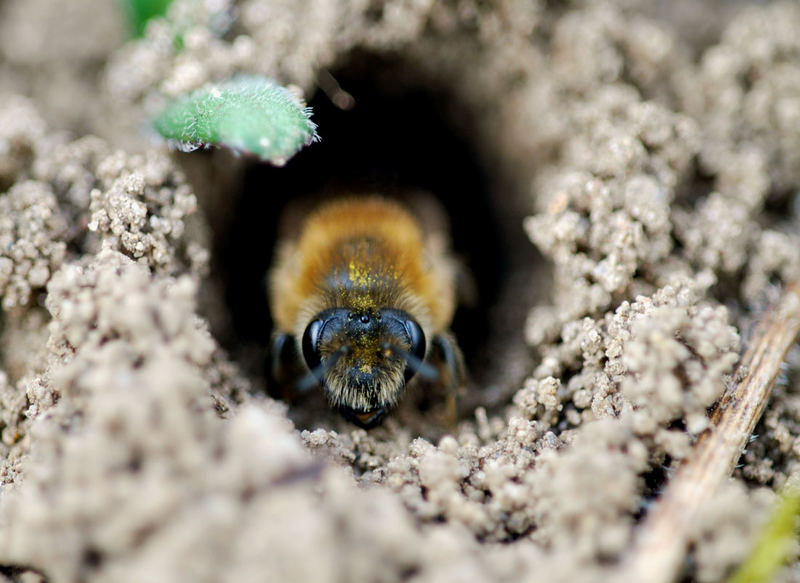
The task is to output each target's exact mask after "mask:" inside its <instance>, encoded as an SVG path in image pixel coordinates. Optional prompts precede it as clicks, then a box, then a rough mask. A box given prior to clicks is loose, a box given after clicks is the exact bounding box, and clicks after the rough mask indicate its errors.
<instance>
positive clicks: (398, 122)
mask: <svg viewBox="0 0 800 583" xmlns="http://www.w3.org/2000/svg"><path fill="white" fill-rule="evenodd" d="M383 65H385V63H384V64H383ZM369 70H370V68H369V67H366V68H365V67H364V66H363V63H362V66H359V67H353V68H351V69H343V70H340V71H338V72H336V73H335V78H336V80H337V81H338V82H339V83H340V85H341V86H342V87H343V88H344V89H346V90H347V91H348V92H349V93H350V94H351V95H352V96H353V98H354V99H355V104H354V106H353V107H352V108H351V109H349V110H347V111H345V110H342V109H340V108H338V107H336V106H335V105H334V104H333V103H332V102H331V100H330V99H329V98H328V97H327V96H326V95H325V94H324V93H322V92H321V91H320V92H318V93H317V95H316V96H315V97H314V99H313V100H312V101H311V102H310V103H309V105H310V106H311V108H312V109H313V119H314V121H315V122H316V123H317V124H318V126H319V134H320V137H321V142H319V143H316V144H313V145H311V146H310V147H308V148H306V149H305V150H303V151H301V152H300V153H299V154H298V155H297V156H295V157H294V158H293V159H292V160H290V161H289V163H288V164H286V166H284V167H282V168H274V167H271V166H268V165H265V164H258V165H253V166H251V167H250V168H249V169H248V170H247V172H246V175H245V179H244V182H243V187H242V191H241V193H240V195H239V196H238V198H237V201H238V202H237V207H236V209H235V213H234V219H233V221H232V223H231V226H230V230H229V232H227V233H226V234H224V235H223V236H220V237H219V238H218V239H217V241H216V259H217V260H216V265H215V268H216V269H217V270H218V273H219V277H220V279H221V280H222V281H223V282H224V286H225V290H224V293H225V300H226V303H227V305H228V306H229V308H230V311H231V320H232V337H231V338H228V339H222V341H223V344H225V345H226V346H227V348H228V349H229V350H231V352H232V353H233V354H234V355H236V354H237V353H238V352H239V351H240V350H242V349H243V348H247V347H249V349H250V351H251V353H258V354H261V355H262V358H261V360H260V362H257V363H256V362H253V363H251V364H252V365H253V366H256V367H261V370H260V371H258V370H252V371H251V372H252V373H255V374H259V375H266V372H267V370H268V366H269V363H268V360H267V349H268V346H269V341H270V335H271V330H272V322H271V319H270V316H269V306H268V303H267V289H266V273H267V271H268V269H269V266H270V264H271V262H272V258H273V251H274V246H275V243H276V237H277V229H278V222H279V220H280V217H281V214H282V211H283V210H284V209H285V207H286V205H287V203H289V202H290V201H292V200H296V199H300V198H303V197H308V196H315V197H320V198H332V197H335V196H337V195H343V194H347V193H351V192H357V193H363V192H377V193H385V194H390V195H399V196H401V197H402V193H403V192H404V191H408V190H422V191H426V192H428V193H430V194H432V195H433V196H434V197H435V198H436V199H438V201H439V202H440V203H441V205H442V206H443V207H444V209H445V210H446V212H447V215H448V218H449V221H450V230H451V235H452V244H453V249H454V251H455V253H456V255H457V256H458V257H459V259H460V260H462V261H463V263H464V264H466V266H467V268H468V270H469V272H470V273H471V274H472V276H473V278H474V282H475V285H476V288H477V300H478V301H477V303H476V304H475V305H474V306H470V307H463V306H462V307H459V309H458V311H457V313H456V316H455V320H454V322H453V326H452V329H453V332H454V333H455V335H456V337H457V339H458V342H459V345H460V346H461V348H462V350H463V352H464V355H465V360H466V363H467V367H468V369H469V371H470V375H471V377H472V378H473V379H474V380H478V381H479V380H480V372H481V369H482V368H484V366H485V363H484V362H483V361H484V360H485V358H482V356H485V354H488V352H487V351H486V350H484V349H485V344H486V342H487V339H488V338H490V337H491V334H490V333H491V332H492V322H491V318H490V315H489V314H490V310H489V307H490V306H491V305H492V304H493V303H494V302H495V301H496V300H497V298H498V294H499V293H500V289H501V282H502V281H503V278H504V276H505V273H506V271H507V270H508V267H509V266H508V262H507V260H506V259H507V257H509V256H510V251H511V250H510V249H509V245H510V243H509V236H508V235H509V233H508V232H504V229H505V227H506V226H507V225H504V224H503V221H502V220H501V218H500V216H501V215H502V214H503V212H502V211H498V208H497V207H496V204H493V200H492V196H491V193H490V184H491V182H490V180H489V179H488V177H487V176H486V175H485V173H484V171H483V169H482V168H481V165H480V163H479V161H478V159H477V156H476V154H475V151H474V149H473V148H472V147H471V145H470V143H469V141H468V140H466V139H464V137H462V135H459V134H458V132H457V131H454V129H453V127H451V126H450V125H448V123H446V120H448V119H451V118H452V111H449V110H448V108H449V107H451V106H452V98H451V97H450V96H448V95H447V94H445V93H444V92H441V91H437V90H435V89H431V88H430V87H428V86H426V87H424V88H422V87H416V86H413V85H409V84H404V85H403V86H402V89H398V87H397V85H398V84H395V85H393V86H391V87H390V88H389V89H387V85H386V84H384V83H381V82H376V80H375V79H374V78H370V76H369V74H364V72H365V71H367V72H368V71H369ZM381 70H382V72H383V73H384V74H385V73H386V71H387V68H386V66H382V69H381ZM390 85H391V84H390ZM460 129H461V130H462V131H463V130H465V129H466V128H463V127H462V128H460ZM498 199H499V197H495V200H498ZM506 214H507V213H506ZM506 223H507V221H506ZM516 225H517V226H516V228H517V229H518V230H519V233H518V234H517V235H514V236H521V233H522V231H521V227H520V226H519V223H516ZM505 231H508V229H505ZM512 238H513V237H512ZM528 247H530V246H528ZM530 249H531V250H532V247H531V248H530ZM520 328H521V326H520ZM520 334H521V331H520ZM253 347H256V350H252V349H253Z"/></svg>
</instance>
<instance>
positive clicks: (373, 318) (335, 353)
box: [302, 308, 426, 426]
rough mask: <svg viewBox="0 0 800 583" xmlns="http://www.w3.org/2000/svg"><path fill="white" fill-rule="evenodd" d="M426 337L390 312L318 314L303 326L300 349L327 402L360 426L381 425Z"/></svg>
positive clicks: (409, 319) (416, 364) (411, 373)
mask: <svg viewBox="0 0 800 583" xmlns="http://www.w3.org/2000/svg"><path fill="white" fill-rule="evenodd" d="M425 348H426V343H425V334H424V333H423V331H422V328H420V326H419V324H417V322H416V321H414V319H413V318H412V317H411V316H410V315H409V314H407V313H406V312H404V311H402V310H396V309H391V308H384V309H377V310H375V309H367V310H362V311H354V310H350V309H347V308H330V309H327V310H323V311H322V312H320V313H319V314H317V316H316V317H315V318H314V319H313V320H312V321H311V322H310V323H309V324H308V326H307V327H306V330H305V332H304V334H303V340H302V350H303V357H304V358H305V361H306V364H307V365H308V367H309V369H310V370H311V372H312V374H313V375H314V376H315V377H317V380H318V381H319V382H320V384H322V385H323V387H324V388H325V391H326V393H327V395H328V399H329V400H330V401H331V403H332V404H333V405H334V406H336V407H337V408H339V409H340V410H341V411H342V413H343V414H344V415H345V416H346V417H348V418H351V420H354V421H355V422H357V423H359V424H366V425H369V426H371V425H373V424H377V423H378V422H380V420H381V419H382V417H383V414H384V412H385V410H386V409H387V408H389V407H392V406H393V405H394V404H395V403H396V402H397V400H398V398H399V397H400V395H401V393H402V390H403V388H404V386H405V384H406V383H407V382H408V381H409V380H411V378H413V377H414V375H415V374H416V373H417V371H418V370H419V369H420V366H421V365H422V359H423V358H424V357H425Z"/></svg>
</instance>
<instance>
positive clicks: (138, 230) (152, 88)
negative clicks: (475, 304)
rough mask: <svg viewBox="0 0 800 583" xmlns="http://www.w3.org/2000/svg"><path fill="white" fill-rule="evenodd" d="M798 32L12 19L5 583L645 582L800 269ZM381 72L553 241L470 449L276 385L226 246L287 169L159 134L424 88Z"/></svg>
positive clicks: (782, 440)
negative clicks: (726, 398) (769, 316)
mask: <svg viewBox="0 0 800 583" xmlns="http://www.w3.org/2000/svg"><path fill="white" fill-rule="evenodd" d="M799 30H800V5H798V4H796V3H791V2H789V3H774V4H773V3H764V4H759V5H749V4H748V5H745V4H744V3H741V4H740V3H735V2H733V3H727V2H706V3H702V4H700V3H693V2H686V1H681V2H676V3H665V2H638V1H635V0H629V1H623V0H620V1H618V2H564V3H553V2H544V1H536V0H529V1H522V0H520V1H515V0H502V1H500V2H496V3H485V2H479V1H477V0H461V1H456V0H452V1H451V0H448V1H445V2H433V1H432V0H386V1H377V2H368V1H366V0H364V1H357V2H351V1H348V0H304V1H302V2H298V1H296V0H285V1H275V0H241V1H240V2H237V3H235V4H230V3H229V2H227V1H226V0H201V1H193V0H176V2H175V5H174V6H173V8H172V12H171V14H170V19H169V20H168V21H162V22H158V23H153V24H152V25H151V26H150V28H149V29H148V32H147V35H146V37H145V38H144V39H141V40H138V41H126V39H125V33H124V23H123V22H122V20H121V17H120V15H119V14H118V13H117V11H116V7H115V5H114V3H111V2H105V1H102V0H80V1H76V0H3V1H2V2H0V190H1V191H2V192H3V194H2V195H0V294H2V313H1V315H0V365H1V366H2V372H0V437H1V440H0V457H2V461H0V483H2V490H1V491H0V579H2V578H5V579H7V580H9V581H25V582H32V581H42V580H44V581H51V582H78V581H81V582H84V581H152V582H158V581H164V582H173V581H177V580H186V581H220V580H226V581H263V580H275V581H278V580H280V581H287V582H288V581H298V582H300V581H385V582H389V581H409V582H426V581H430V582H433V581H450V582H459V581H464V582H471V581H514V582H519V581H530V582H549V583H552V582H559V581H564V582H567V581H569V582H581V581H587V582H588V581H608V580H616V573H617V571H616V569H617V567H618V565H619V562H620V561H621V559H622V558H623V557H624V556H625V553H626V551H627V550H628V549H629V548H630V545H631V542H632V540H633V539H634V537H635V536H636V533H637V527H638V526H639V525H640V524H641V520H642V517H643V516H644V515H646V512H647V509H648V507H649V506H650V504H651V503H652V502H653V500H654V498H655V497H656V496H657V495H658V493H659V492H660V491H661V490H662V488H663V487H664V484H665V482H666V481H667V480H668V478H669V476H670V472H671V468H672V467H673V466H674V464H675V463H677V462H678V461H680V460H681V459H683V458H685V457H686V455H687V453H688V452H689V451H690V448H691V446H692V444H693V443H694V441H695V440H696V438H697V436H698V434H699V433H701V432H702V431H703V430H704V429H705V428H706V427H707V423H708V418H707V410H708V408H709V407H710V406H711V405H712V404H713V403H714V402H715V401H716V400H717V398H718V397H719V395H720V394H721V392H722V390H723V388H724V387H725V384H726V382H728V381H729V375H730V374H731V372H732V370H733V367H734V365H735V363H736V362H737V360H738V358H739V355H740V354H741V352H742V350H743V348H744V347H745V346H746V344H747V341H748V338H749V333H750V331H751V328H752V324H753V322H754V320H755V319H757V318H758V316H759V315H760V314H761V313H763V311H764V309H765V307H766V306H767V305H768V304H769V302H770V301H771V300H772V299H774V297H775V295H776V293H777V290H778V289H779V288H780V285H781V284H782V283H785V282H787V281H788V280H790V279H792V278H796V277H797V276H798V275H799V272H800V261H798V249H800V228H799V227H798V219H800V216H799V215H800V195H798V192H800V189H799V188H798V187H799V186H800V34H798V33H797V31H799ZM176 31H177V32H176ZM176 34H180V35H181V37H182V39H183V46H182V48H180V49H179V48H178V46H177V45H176V43H175V42H174V39H175V35H176ZM365 55H366V56H365ZM375 59H378V61H377V62H391V63H393V66H392V67H393V68H392V69H391V75H389V76H390V77H391V79H390V81H391V83H389V85H391V91H395V92H397V91H399V92H401V93H402V92H403V91H404V90H406V89H410V88H413V89H414V90H415V91H419V90H420V88H421V90H423V91H425V90H426V88H430V94H431V95H432V96H433V97H431V99H432V101H433V102H435V103H436V104H437V105H438V106H439V107H440V108H441V109H442V110H443V111H445V112H446V113H445V114H443V115H442V119H443V120H444V121H443V123H446V124H447V126H448V127H449V128H451V129H452V132H453V133H454V134H458V135H459V136H462V137H463V136H466V137H465V138H463V139H465V140H467V141H468V142H469V144H470V145H471V148H472V149H473V150H474V152H475V156H476V159H477V164H478V165H480V167H481V168H482V169H483V171H484V172H485V174H486V175H487V177H488V179H487V185H488V186H487V197H488V198H487V201H488V204H489V205H490V206H491V207H492V208H494V209H495V210H496V211H497V214H498V216H500V217H501V218H502V219H501V220H503V221H506V222H505V223H503V225H506V226H507V225H511V227H509V229H508V230H510V231H513V232H514V233H518V234H519V238H518V239H519V240H520V241H521V243H519V242H518V243H514V239H513V237H511V243H509V246H507V247H505V248H504V249H505V252H506V253H508V254H510V255H512V257H511V259H510V261H509V263H510V264H511V265H512V266H514V268H513V270H512V271H513V273H512V274H511V275H507V276H506V277H505V279H504V281H503V283H502V284H501V285H499V287H498V290H499V291H498V292H497V296H496V300H495V301H494V305H493V306H483V307H484V308H486V309H491V310H492V312H491V314H492V317H491V321H492V322H493V323H494V324H493V326H492V327H491V329H490V330H489V334H488V338H489V341H488V343H487V344H484V345H482V347H481V348H480V350H479V353H480V354H478V355H474V361H475V362H477V361H478V360H481V364H474V363H468V364H470V366H471V367H472V368H473V369H480V370H475V372H476V374H475V377H476V379H480V380H479V381H476V383H475V386H473V387H472V388H471V389H470V392H469V394H468V395H466V396H465V398H464V402H463V403H462V413H463V415H462V418H461V420H460V422H459V425H458V427H457V428H443V427H441V426H438V425H437V424H436V421H435V419H434V416H433V415H430V414H426V413H425V412H422V411H419V410H416V409H415V408H414V406H413V402H410V404H409V406H407V407H405V408H404V409H403V410H402V411H399V412H397V414H396V415H393V416H392V417H391V418H390V419H389V420H388V421H387V423H386V424H385V425H384V426H382V427H380V428H378V429H376V430H373V431H370V432H365V431H363V430H358V429H355V428H354V427H352V426H349V425H347V424H346V423H345V422H344V421H342V420H340V419H338V418H336V416H335V415H333V414H332V413H330V412H329V411H328V410H327V409H326V408H325V407H324V406H323V407H319V406H315V405H314V404H313V403H310V404H308V405H307V408H304V407H306V404H304V403H302V402H301V403H292V404H291V405H287V404H285V403H281V402H279V401H275V400H273V399H271V398H269V397H267V396H266V393H265V389H269V388H270V387H268V386H267V383H266V381H265V379H264V375H263V367H260V365H259V363H262V364H263V359H264V354H263V350H262V349H263V343H262V344H259V342H258V341H252V339H249V340H242V339H237V334H236V330H237V328H236V325H235V321H234V320H235V316H234V315H232V314H234V313H235V311H236V309H237V307H236V306H234V305H231V303H230V301H228V302H227V303H226V295H225V293H224V290H225V289H226V286H228V284H227V283H226V281H225V278H224V275H223V274H224V273H225V270H224V269H221V268H220V265H219V264H220V259H219V257H218V256H217V251H218V249H219V246H220V241H221V240H224V238H225V236H226V234H229V233H230V230H231V228H232V226H231V225H233V224H235V220H236V209H237V205H238V203H237V196H242V195H241V194H240V195H237V194H236V193H241V192H242V191H243V187H242V185H243V184H245V182H246V180H245V177H246V175H247V172H248V171H250V170H251V169H252V166H253V164H254V163H253V162H252V161H250V160H246V159H241V158H239V159H233V158H231V157H230V156H229V155H228V154H226V153H224V152H215V153H203V152H198V153H194V154H191V155H186V154H182V155H176V154H174V153H170V152H169V151H168V149H167V147H166V146H165V145H164V144H162V143H160V142H158V141H157V140H154V139H153V137H152V136H151V135H150V134H149V133H148V132H147V131H146V129H144V128H146V120H147V117H148V115H150V114H151V113H152V111H154V109H155V108H157V107H158V106H159V104H160V103H163V100H164V99H165V97H166V96H170V95H175V94H178V93H180V92H183V91H186V90H189V89H193V88H195V87H198V86H200V85H202V84H203V83H204V82H206V81H208V80H213V79H221V78H224V77H226V76H228V75H230V74H232V73H234V72H237V71H246V72H257V73H263V74H266V75H269V76H271V77H274V78H276V79H278V80H279V81H280V82H282V83H285V84H293V85H295V86H297V87H298V88H299V89H301V90H303V91H304V92H305V95H306V96H307V98H309V99H311V98H312V97H314V96H315V95H318V96H319V95H321V93H319V92H318V88H319V87H323V88H324V89H325V90H326V91H327V92H329V93H331V94H332V95H333V96H334V97H336V95H337V94H336V89H335V87H334V88H333V89H331V87H333V86H332V85H331V82H330V80H331V79H333V78H334V77H336V76H337V74H338V73H337V71H343V72H344V71H348V73H347V74H345V73H342V76H347V75H350V76H351V77H352V76H353V75H361V77H362V80H364V82H366V83H372V84H373V85H374V86H375V87H379V88H380V91H383V92H387V94H388V93H391V91H390V90H387V89H386V86H387V84H386V79H385V78H382V76H384V77H385V76H386V75H385V74H386V71H384V72H381V71H379V70H376V69H375V68H370V67H369V66H365V65H364V64H365V63H366V64H369V63H374V62H376V61H375ZM354 71H355V73H354ZM331 72H333V73H334V75H333V76H331ZM395 73H397V74H396V75H395ZM343 89H344V90H347V87H345V86H343ZM338 95H339V97H340V98H341V96H342V94H338ZM356 98H357V99H358V96H356ZM395 113H396V112H394V111H392V110H387V111H386V115H387V117H391V116H392V115H394V114H395ZM320 131H321V133H322V134H323V142H324V140H325V134H324V132H325V127H324V126H323V125H321V127H320ZM377 133H379V132H376V134H377ZM424 137H425V136H421V138H423V139H424ZM391 139H392V138H391V136H381V135H376V136H375V141H376V144H377V145H376V147H379V146H380V143H381V140H384V141H387V142H388V141H391ZM407 146H408V148H409V149H410V150H411V152H410V155H411V156H413V144H408V145H407ZM312 148H313V147H312ZM301 156H302V154H301ZM298 158H299V157H298ZM287 171H288V169H287ZM453 180H454V181H455V180H456V179H455V178H454V179H453ZM262 186H263V183H262ZM266 186H267V190H268V191H267V192H266V193H265V194H264V195H263V196H264V197H270V196H275V197H280V196H283V195H281V194H280V193H271V192H269V187H270V183H269V182H266ZM272 188H274V189H277V187H274V186H273V187H272ZM434 194H437V193H434ZM456 200H457V197H456ZM203 211H205V212H203ZM263 221H264V223H265V224H267V223H268V224H272V225H274V224H276V222H277V216H272V215H271V214H269V213H266V214H265V215H264V216H263ZM456 226H457V225H456ZM487 232H488V231H487ZM523 235H525V237H523ZM265 245H266V244H265ZM515 245H517V246H516V247H515ZM534 247H535V249H537V250H538V253H539V254H540V258H539V259H537V258H536V255H535V254H532V253H530V251H531V250H532V249H534ZM252 253H253V254H254V256H255V255H258V256H259V257H261V256H265V257H267V258H268V256H269V255H270V253H271V249H270V248H269V247H268V246H267V247H262V248H254V249H252ZM247 257H248V261H249V257H250V255H249V254H247ZM530 257H533V259H531V260H528V259H524V260H523V259H522V258H530ZM253 261H256V260H255V259H254V260H253ZM267 261H268V259H267ZM245 263H246V262H245ZM257 277H258V278H263V274H261V273H259V274H257ZM255 293H259V292H258V290H256V292H255ZM228 297H229V296H228ZM255 305H256V304H254V305H253V306H255ZM253 306H250V305H249V304H248V305H247V306H245V308H244V309H245V311H247V310H253V309H255V307H253ZM238 309H242V308H241V306H240V307H239V308H238ZM520 314H521V315H522V316H520ZM255 317H256V319H258V318H261V317H262V316H260V315H256V316H255ZM264 335H265V336H267V335H268V331H266V332H265V333H264ZM513 338H520V339H522V340H521V341H520V342H519V343H514V342H513V340H512V339H513ZM487 362H488V364H487ZM254 363H255V364H254ZM798 365H800V358H799V357H798V354H797V352H793V353H791V354H790V361H789V365H788V366H787V368H786V370H785V374H784V375H783V376H782V378H781V379H780V382H779V383H778V386H777V387H776V388H775V391H774V393H773V397H772V401H771V403H770V405H769V406H768V408H767V412H766V414H765V417H764V419H763V420H762V421H761V423H760V424H759V426H758V428H757V430H756V437H755V438H754V439H753V441H752V442H751V443H750V444H749V446H748V448H747V450H746V452H745V453H744V455H743V457H742V459H741V462H740V466H739V467H738V468H737V469H736V471H735V475H734V476H733V477H732V479H731V480H730V481H729V482H727V483H726V484H725V485H724V486H723V487H722V488H720V491H719V492H717V493H715V495H714V497H713V503H711V504H709V505H708V506H707V507H706V508H705V509H704V511H703V516H702V517H701V520H699V521H698V522H697V524H695V525H694V527H693V534H692V540H691V541H690V543H691V544H690V548H689V549H688V550H687V555H686V560H685V566H684V570H683V573H682V574H681V575H680V576H679V579H677V580H681V581H702V582H713V581H723V580H725V578H726V577H727V576H728V574H729V573H730V572H731V570H732V569H733V568H734V567H735V566H736V565H737V564H738V563H739V562H740V561H741V560H742V558H743V557H744V556H745V555H746V554H747V552H748V549H749V548H750V544H751V542H752V540H753V537H754V536H755V535H756V534H757V532H758V528H759V526H760V525H761V524H762V523H763V521H764V519H765V518H766V516H767V510H768V509H769V506H770V504H771V503H772V501H773V499H774V493H773V492H774V491H775V489H777V488H779V487H780V486H781V485H783V484H784V483H785V482H786V480H787V479H788V478H789V477H790V476H792V475H793V474H795V473H796V472H798V470H800V465H799V463H800V400H798V396H797V394H798V391H797V389H798V388H800V374H798V372H797V371H798ZM481 371H482V372H481ZM778 580H779V581H782V582H788V581H800V563H798V562H797V561H796V560H795V562H794V563H793V564H792V565H791V566H789V567H787V568H785V569H784V570H783V571H782V572H781V574H780V575H779V579H778Z"/></svg>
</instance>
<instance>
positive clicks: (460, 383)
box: [433, 333, 467, 427]
mask: <svg viewBox="0 0 800 583" xmlns="http://www.w3.org/2000/svg"><path fill="white" fill-rule="evenodd" d="M433 349H434V350H435V351H436V357H437V360H438V361H439V363H438V364H439V366H438V368H439V375H440V383H441V386H442V387H444V389H445V391H446V395H445V423H446V424H447V425H449V426H451V427H454V426H455V424H456V420H457V419H458V403H457V399H458V395H459V394H462V393H463V392H464V390H465V387H466V382H467V373H466V367H465V366H464V356H463V355H462V354H461V350H460V349H459V347H458V344H456V341H455V339H454V338H453V336H452V335H451V334H449V333H444V334H437V335H436V336H434V337H433Z"/></svg>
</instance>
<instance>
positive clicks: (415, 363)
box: [383, 342, 439, 381]
mask: <svg viewBox="0 0 800 583" xmlns="http://www.w3.org/2000/svg"><path fill="white" fill-rule="evenodd" d="M383 347H384V348H385V349H386V350H391V351H392V352H394V353H395V354H397V355H399V356H402V357H403V358H405V359H406V362H408V364H409V365H410V366H411V367H412V368H413V369H414V370H416V372H417V374H419V375H420V376H421V377H425V378H426V379H427V380H429V381H435V380H438V379H439V372H438V371H437V370H436V369H435V368H434V367H433V366H431V365H430V364H428V363H427V362H425V361H424V360H422V359H421V358H419V357H418V356H417V355H416V354H411V353H410V352H409V351H407V350H403V349H402V348H400V347H399V346H395V345H394V344H389V343H388V342H387V343H386V344H384V345H383Z"/></svg>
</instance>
